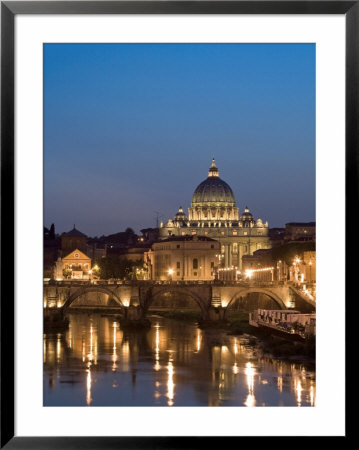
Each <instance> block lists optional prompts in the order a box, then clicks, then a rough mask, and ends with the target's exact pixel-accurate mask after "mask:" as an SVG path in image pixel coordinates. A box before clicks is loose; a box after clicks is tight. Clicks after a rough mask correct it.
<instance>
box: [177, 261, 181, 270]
mask: <svg viewBox="0 0 359 450" xmlns="http://www.w3.org/2000/svg"><path fill="white" fill-rule="evenodd" d="M180 268H181V263H180V262H179V261H177V269H180Z"/></svg>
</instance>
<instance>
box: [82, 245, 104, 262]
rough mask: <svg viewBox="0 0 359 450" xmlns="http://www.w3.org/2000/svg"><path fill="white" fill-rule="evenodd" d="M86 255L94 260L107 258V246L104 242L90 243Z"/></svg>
mask: <svg viewBox="0 0 359 450" xmlns="http://www.w3.org/2000/svg"><path fill="white" fill-rule="evenodd" d="M86 254H87V255H88V256H89V257H90V258H91V259H92V260H93V261H96V260H100V259H102V258H106V256H107V244H105V243H103V242H88V243H87V251H86Z"/></svg>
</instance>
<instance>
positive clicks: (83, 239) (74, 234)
mask: <svg viewBox="0 0 359 450" xmlns="http://www.w3.org/2000/svg"><path fill="white" fill-rule="evenodd" d="M75 249H77V250H80V251H81V252H83V253H86V252H87V236H86V234H84V233H81V231H79V230H77V229H76V228H75V225H74V227H73V229H72V230H71V231H69V232H67V233H62V235H61V250H62V255H68V254H69V253H70V252H72V251H73V250H75Z"/></svg>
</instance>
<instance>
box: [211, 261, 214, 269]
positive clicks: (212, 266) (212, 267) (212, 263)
mask: <svg viewBox="0 0 359 450" xmlns="http://www.w3.org/2000/svg"><path fill="white" fill-rule="evenodd" d="M211 269H214V261H211Z"/></svg>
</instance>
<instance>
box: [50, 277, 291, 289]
mask: <svg viewBox="0 0 359 450" xmlns="http://www.w3.org/2000/svg"><path fill="white" fill-rule="evenodd" d="M45 284H46V285H52V286H93V285H95V286H108V285H110V286H163V285H171V286H201V285H205V286H218V287H220V286H228V287H231V286H232V287H233V286H236V287H258V288H268V287H278V286H283V285H284V284H283V282H278V281H266V282H263V281H262V282H260V281H250V280H239V281H233V280H178V281H171V280H115V279H111V280H61V281H55V280H52V281H46V282H45Z"/></svg>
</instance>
